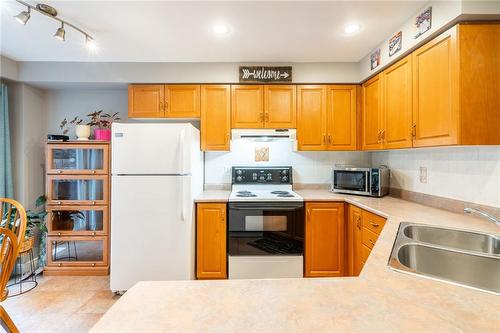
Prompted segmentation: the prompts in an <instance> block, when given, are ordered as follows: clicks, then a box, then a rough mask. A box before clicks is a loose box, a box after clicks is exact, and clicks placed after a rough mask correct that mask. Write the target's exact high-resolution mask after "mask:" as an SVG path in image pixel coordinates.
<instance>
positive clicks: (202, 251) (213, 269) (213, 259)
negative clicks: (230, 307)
mask: <svg viewBox="0 0 500 333" xmlns="http://www.w3.org/2000/svg"><path fill="white" fill-rule="evenodd" d="M226 230H227V222H226V204H225V203H198V204H197V205H196V277H197V278H198V279H200V280H201V279H227V251H226V244H227V238H226V234H227V232H226Z"/></svg>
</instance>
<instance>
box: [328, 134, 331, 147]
mask: <svg viewBox="0 0 500 333" xmlns="http://www.w3.org/2000/svg"><path fill="white" fill-rule="evenodd" d="M328 144H329V145H331V144H332V136H331V135H330V134H328Z"/></svg>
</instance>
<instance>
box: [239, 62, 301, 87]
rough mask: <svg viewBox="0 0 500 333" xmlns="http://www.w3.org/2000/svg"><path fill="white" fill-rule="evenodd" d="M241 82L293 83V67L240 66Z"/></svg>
mask: <svg viewBox="0 0 500 333" xmlns="http://www.w3.org/2000/svg"><path fill="white" fill-rule="evenodd" d="M240 82H253V83H258V82H266V83H269V82H276V83H280V82H292V66H280V67H276V66H240Z"/></svg>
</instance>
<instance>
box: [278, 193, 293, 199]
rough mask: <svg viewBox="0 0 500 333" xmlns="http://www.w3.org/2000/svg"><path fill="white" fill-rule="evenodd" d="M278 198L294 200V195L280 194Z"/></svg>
mask: <svg viewBox="0 0 500 333" xmlns="http://www.w3.org/2000/svg"><path fill="white" fill-rule="evenodd" d="M277 197H280V198H293V197H294V195H293V194H291V193H286V194H278V195H277Z"/></svg>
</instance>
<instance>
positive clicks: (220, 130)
mask: <svg viewBox="0 0 500 333" xmlns="http://www.w3.org/2000/svg"><path fill="white" fill-rule="evenodd" d="M230 136H231V87H230V86H229V85H210V86H201V149H202V150H219V151H221V150H229V140H230Z"/></svg>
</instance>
